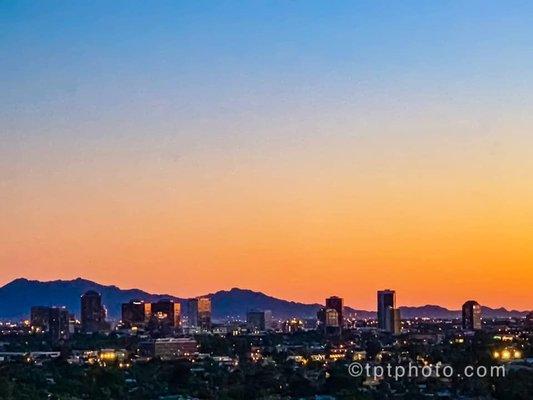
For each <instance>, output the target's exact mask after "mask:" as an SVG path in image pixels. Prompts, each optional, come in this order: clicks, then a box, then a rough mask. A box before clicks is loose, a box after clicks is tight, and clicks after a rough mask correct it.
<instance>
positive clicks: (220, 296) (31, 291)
mask: <svg viewBox="0 0 533 400" xmlns="http://www.w3.org/2000/svg"><path fill="white" fill-rule="evenodd" d="M87 290H96V291H97V292H99V293H100V294H101V295H102V302H103V304H104V305H105V306H106V308H107V310H108V315H109V317H110V318H111V319H120V310H121V304H122V303H127V302H128V301H130V300H132V299H142V300H145V301H157V300H160V299H163V298H167V299H168V298H169V299H172V300H174V301H179V302H184V299H183V298H179V297H176V296H172V295H169V294H153V293H148V292H145V291H143V290H140V289H120V288H119V287H117V286H114V285H111V286H106V285H101V284H99V283H96V282H92V281H90V280H87V279H82V278H77V279H74V280H55V281H47V282H41V281H36V280H28V279H25V278H19V279H15V280H14V281H12V282H10V283H8V284H6V285H5V286H3V287H0V319H3V320H9V319H11V320H17V319H22V318H28V317H29V313H30V309H31V307H32V306H37V305H44V306H54V305H55V306H65V307H67V309H68V310H69V311H70V312H72V313H74V314H76V315H77V316H78V317H79V313H80V296H81V295H82V294H83V293H85V292H86V291H87ZM206 296H208V297H210V298H211V301H212V305H213V319H215V320H221V319H226V318H240V319H244V318H245V317H246V312H247V311H248V310H250V309H261V310H271V311H272V314H273V316H274V317H275V318H280V319H281V318H289V317H300V318H314V317H315V316H316V312H317V310H318V309H319V308H320V307H321V305H320V304H304V303H298V302H294V301H287V300H282V299H278V298H275V297H272V296H268V295H266V294H264V293H261V292H255V291H252V290H246V289H239V288H233V289H231V290H221V291H218V292H216V293H211V294H207V295H206ZM400 310H401V314H402V318H415V317H419V318H424V317H427V318H459V317H460V315H461V312H460V311H458V310H448V309H446V308H444V307H440V306H435V305H425V306H420V307H400ZM482 312H483V316H485V317H502V318H506V317H522V316H525V315H526V314H527V312H525V311H515V310H512V311H508V310H506V309H505V308H498V309H492V308H489V307H483V308H482ZM345 314H346V315H352V316H353V315H357V317H358V318H375V316H376V313H375V312H373V311H365V310H356V309H353V308H350V307H345Z"/></svg>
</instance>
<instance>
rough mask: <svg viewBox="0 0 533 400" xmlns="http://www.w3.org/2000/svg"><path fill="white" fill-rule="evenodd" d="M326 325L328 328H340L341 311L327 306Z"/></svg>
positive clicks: (325, 313)
mask: <svg viewBox="0 0 533 400" xmlns="http://www.w3.org/2000/svg"><path fill="white" fill-rule="evenodd" d="M324 317H325V318H324V325H325V326H326V328H340V325H339V312H338V311H337V310H335V309H333V308H326V310H325V312H324Z"/></svg>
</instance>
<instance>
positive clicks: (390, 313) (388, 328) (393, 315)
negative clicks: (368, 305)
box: [377, 289, 401, 333]
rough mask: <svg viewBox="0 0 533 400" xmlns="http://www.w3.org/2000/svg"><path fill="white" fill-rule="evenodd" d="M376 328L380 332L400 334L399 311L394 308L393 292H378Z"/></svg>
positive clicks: (394, 298) (394, 297)
mask: <svg viewBox="0 0 533 400" xmlns="http://www.w3.org/2000/svg"><path fill="white" fill-rule="evenodd" d="M377 302H378V327H379V329H381V330H382V331H385V332H390V333H400V330H401V319H400V310H399V309H397V308H396V292H395V291H394V290H389V289H387V290H379V291H378V301H377Z"/></svg>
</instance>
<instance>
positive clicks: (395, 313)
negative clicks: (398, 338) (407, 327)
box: [390, 308, 402, 335]
mask: <svg viewBox="0 0 533 400" xmlns="http://www.w3.org/2000/svg"><path fill="white" fill-rule="evenodd" d="M392 321H393V325H392V327H390V331H391V332H392V333H394V334H396V335H397V334H399V333H401V331H402V317H401V314H400V309H399V308H394V309H393V310H392Z"/></svg>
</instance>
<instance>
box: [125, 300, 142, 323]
mask: <svg viewBox="0 0 533 400" xmlns="http://www.w3.org/2000/svg"><path fill="white" fill-rule="evenodd" d="M146 321H147V318H146V304H145V303H144V301H142V300H131V301H130V302H129V303H124V304H122V324H123V325H124V326H125V327H127V328H131V327H140V326H142V325H143V324H144V323H145V322H146Z"/></svg>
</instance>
